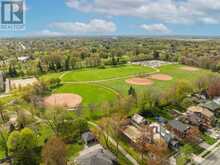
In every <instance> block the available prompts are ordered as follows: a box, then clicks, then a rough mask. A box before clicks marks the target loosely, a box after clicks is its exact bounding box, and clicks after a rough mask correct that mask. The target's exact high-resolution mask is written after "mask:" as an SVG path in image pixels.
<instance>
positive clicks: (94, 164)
mask: <svg viewBox="0 0 220 165" xmlns="http://www.w3.org/2000/svg"><path fill="white" fill-rule="evenodd" d="M116 161H117V158H116V157H115V156H114V155H113V154H112V153H111V152H110V151H108V150H105V149H99V150H96V151H93V152H90V153H88V154H86V155H84V156H81V157H79V158H78V160H77V164H79V165H115V164H117V163H116Z"/></svg>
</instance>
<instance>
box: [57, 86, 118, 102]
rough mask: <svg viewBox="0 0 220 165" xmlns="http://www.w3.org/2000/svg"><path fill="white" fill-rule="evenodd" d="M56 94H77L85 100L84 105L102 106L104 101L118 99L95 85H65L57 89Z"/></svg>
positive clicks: (110, 92) (108, 91)
mask: <svg viewBox="0 0 220 165" xmlns="http://www.w3.org/2000/svg"><path fill="white" fill-rule="evenodd" d="M55 92H56V93H75V94H78V95H80V96H82V98H83V104H84V105H88V104H92V103H93V104H100V103H102V102H103V101H108V100H109V101H111V100H114V99H116V95H115V94H114V93H113V92H112V91H110V90H107V89H105V88H103V87H100V86H98V85H95V84H65V85H63V86H61V87H60V88H58V89H56V91H55Z"/></svg>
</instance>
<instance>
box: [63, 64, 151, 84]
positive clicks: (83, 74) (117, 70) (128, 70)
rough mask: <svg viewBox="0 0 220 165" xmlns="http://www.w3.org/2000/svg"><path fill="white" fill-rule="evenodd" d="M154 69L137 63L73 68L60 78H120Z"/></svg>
mask: <svg viewBox="0 0 220 165" xmlns="http://www.w3.org/2000/svg"><path fill="white" fill-rule="evenodd" d="M154 71H155V70H154V69H152V68H149V67H143V66H138V65H124V66H118V67H108V68H106V69H98V68H90V69H83V70H75V71H71V72H68V73H67V74H66V75H65V76H64V77H63V78H62V80H63V81H64V82H75V81H96V80H105V79H112V78H120V77H124V76H130V75H135V74H145V73H151V72H154Z"/></svg>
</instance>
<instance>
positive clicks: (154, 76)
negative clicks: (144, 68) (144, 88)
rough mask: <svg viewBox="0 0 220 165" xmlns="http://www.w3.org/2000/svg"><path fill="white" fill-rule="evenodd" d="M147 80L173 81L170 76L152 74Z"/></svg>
mask: <svg viewBox="0 0 220 165" xmlns="http://www.w3.org/2000/svg"><path fill="white" fill-rule="evenodd" d="M149 78H150V79H153V80H160V81H169V80H172V79H173V78H172V77H171V76H170V75H167V74H153V75H150V76H149Z"/></svg>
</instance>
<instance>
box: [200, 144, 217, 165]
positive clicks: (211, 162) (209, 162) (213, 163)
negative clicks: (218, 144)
mask: <svg viewBox="0 0 220 165" xmlns="http://www.w3.org/2000/svg"><path fill="white" fill-rule="evenodd" d="M202 165H220V148H218V150H217V151H216V152H214V153H212V154H211V155H210V156H209V157H208V158H206V160H205V161H204V162H203V163H202Z"/></svg>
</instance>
